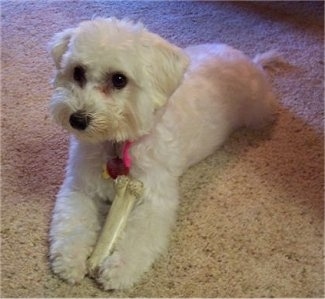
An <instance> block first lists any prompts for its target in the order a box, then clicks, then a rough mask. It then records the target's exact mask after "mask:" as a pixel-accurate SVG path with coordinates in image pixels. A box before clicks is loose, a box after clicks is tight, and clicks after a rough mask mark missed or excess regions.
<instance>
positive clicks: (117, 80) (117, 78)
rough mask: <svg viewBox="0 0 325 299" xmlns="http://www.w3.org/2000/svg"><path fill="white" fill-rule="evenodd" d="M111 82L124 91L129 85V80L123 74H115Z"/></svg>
mask: <svg viewBox="0 0 325 299" xmlns="http://www.w3.org/2000/svg"><path fill="white" fill-rule="evenodd" d="M111 80H112V84H113V86H114V87H115V88H116V89H122V88H124V87H125V86H126V85H127V84H128V79H127V78H126V76H125V75H123V74H121V73H114V74H113V75H112V79H111Z"/></svg>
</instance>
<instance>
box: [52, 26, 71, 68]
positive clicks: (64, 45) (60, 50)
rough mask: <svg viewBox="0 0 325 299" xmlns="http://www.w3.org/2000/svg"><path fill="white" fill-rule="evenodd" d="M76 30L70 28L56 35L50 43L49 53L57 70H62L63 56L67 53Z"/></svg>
mask: <svg viewBox="0 0 325 299" xmlns="http://www.w3.org/2000/svg"><path fill="white" fill-rule="evenodd" d="M74 31H75V29H73V28H70V29H66V30H64V31H62V32H59V33H56V34H55V35H54V37H53V38H52V40H51V41H50V43H49V51H50V53H51V55H52V58H53V60H54V63H55V66H56V68H57V69H59V68H60V64H61V60H62V56H63V54H64V53H65V52H66V51H67V49H68V45H69V42H70V39H71V37H72V35H73V33H74Z"/></svg>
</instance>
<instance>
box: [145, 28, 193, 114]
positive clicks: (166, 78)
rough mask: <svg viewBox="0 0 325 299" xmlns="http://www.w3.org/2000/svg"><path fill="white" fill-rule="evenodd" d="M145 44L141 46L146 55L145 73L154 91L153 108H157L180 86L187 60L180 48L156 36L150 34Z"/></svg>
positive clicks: (187, 63)
mask: <svg viewBox="0 0 325 299" xmlns="http://www.w3.org/2000/svg"><path fill="white" fill-rule="evenodd" d="M147 42H148V43H145V44H144V45H143V46H144V48H145V50H144V52H145V53H146V54H148V55H146V56H147V57H146V58H145V60H146V61H147V65H146V67H145V71H146V73H147V75H148V80H149V82H150V85H151V88H152V89H153V91H154V95H153V98H152V99H153V101H154V104H155V108H159V107H162V106H163V105H164V104H166V102H167V100H168V98H169V97H170V96H171V95H172V93H173V92H174V91H175V90H176V88H177V87H178V86H179V85H180V83H181V81H182V79H183V75H184V73H185V71H186V69H187V67H188V65H189V58H188V56H187V55H186V54H185V52H184V51H183V50H182V49H181V48H178V47H177V46H175V45H172V44H170V43H169V42H167V41H166V40H164V39H162V38H161V37H159V36H158V35H155V34H152V35H151V38H150V39H149V41H147Z"/></svg>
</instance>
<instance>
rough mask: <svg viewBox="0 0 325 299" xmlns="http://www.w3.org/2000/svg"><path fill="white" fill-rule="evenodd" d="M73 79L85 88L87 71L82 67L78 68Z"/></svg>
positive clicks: (74, 71) (75, 69)
mask: <svg viewBox="0 0 325 299" xmlns="http://www.w3.org/2000/svg"><path fill="white" fill-rule="evenodd" d="M73 79H74V80H75V81H76V82H77V83H78V84H79V86H80V87H83V86H84V85H85V83H86V71H85V69H84V68H83V67H82V66H76V67H75V68H74V70H73Z"/></svg>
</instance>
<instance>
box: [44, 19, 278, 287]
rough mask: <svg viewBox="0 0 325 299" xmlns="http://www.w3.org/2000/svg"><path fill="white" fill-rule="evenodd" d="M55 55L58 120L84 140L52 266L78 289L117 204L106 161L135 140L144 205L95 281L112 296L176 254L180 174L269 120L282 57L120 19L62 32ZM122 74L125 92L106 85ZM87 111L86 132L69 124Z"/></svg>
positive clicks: (134, 172) (76, 142)
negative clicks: (269, 71)
mask: <svg viewBox="0 0 325 299" xmlns="http://www.w3.org/2000/svg"><path fill="white" fill-rule="evenodd" d="M51 54H52V57H53V59H54V62H55V65H56V68H57V75H56V78H55V82H54V85H55V91H54V94H53V97H52V100H51V104H50V109H51V113H52V115H53V117H54V119H55V120H56V121H57V122H58V123H59V124H60V125H62V126H63V127H64V128H65V129H67V130H68V131H69V132H70V133H72V135H74V136H75V137H72V139H71V146H70V153H69V161H68V164H67V170H66V177H65V180H64V183H63V185H62V187H61V190H60V192H59V194H58V195H57V201H56V205H55V208H54V212H53V220H52V225H51V230H50V240H51V247H50V258H51V262H52V267H53V270H54V272H55V273H57V274H58V275H59V276H60V277H62V278H63V279H65V280H67V281H69V282H71V283H76V282H80V281H81V280H82V279H83V277H84V276H85V275H86V274H87V266H86V265H87V263H86V262H87V259H88V258H89V256H90V255H91V253H92V251H93V248H94V245H95V242H96V240H97V238H98V234H99V232H100V230H101V227H102V225H103V219H104V217H105V215H106V213H107V210H108V204H107V202H108V201H109V200H111V199H112V198H114V188H113V184H112V181H107V180H104V179H103V178H102V177H101V171H102V165H103V164H105V163H106V161H107V160H108V159H109V158H110V157H112V156H113V155H114V153H113V143H114V142H115V141H120V142H123V141H125V140H131V141H133V145H132V148H131V156H132V160H133V165H132V167H131V171H130V175H131V176H132V177H134V178H136V179H138V180H140V181H141V182H143V184H144V195H143V200H142V203H141V204H140V205H138V206H137V207H136V208H135V209H134V210H133V211H132V213H131V216H130V218H129V220H128V224H127V227H126V230H125V232H124V235H123V236H122V238H121V239H120V241H119V242H118V244H117V246H116V250H115V252H114V253H113V255H112V256H110V257H108V258H107V259H106V260H105V262H104V263H103V265H102V268H101V269H100V271H99V272H98V274H97V277H96V279H97V281H98V282H99V283H101V284H102V285H103V287H104V288H105V289H119V288H127V287H130V286H132V285H133V284H134V283H135V282H136V281H138V279H139V278H140V277H141V275H142V274H143V273H144V272H145V271H147V270H148V269H149V267H150V266H151V264H152V263H153V262H154V260H155V259H156V258H157V257H158V256H159V254H160V253H161V252H162V251H163V250H165V249H166V246H167V243H168V236H169V233H170V230H171V228H172V226H173V225H174V223H175V219H176V210H177V206H178V178H179V176H180V175H181V174H182V173H183V172H184V171H185V170H186V169H187V168H188V167H189V166H191V165H193V164H195V163H197V162H198V161H200V160H202V159H204V158H205V157H207V156H208V155H210V154H211V153H213V152H214V151H215V150H216V149H217V148H218V147H219V146H220V145H221V144H222V143H223V142H224V141H225V139H226V138H227V136H229V134H230V133H231V132H232V131H233V130H234V129H236V128H238V127H241V126H250V127H252V126H254V127H255V126H259V125H261V124H263V123H264V122H265V121H267V120H269V119H270V118H271V116H272V109H271V108H272V105H273V103H274V96H273V94H272V91H271V88H270V85H269V84H268V82H267V81H266V78H265V75H264V73H263V70H262V68H263V64H265V63H267V64H270V63H272V61H273V60H275V59H276V57H275V58H274V59H273V58H272V55H266V56H264V57H267V59H263V56H259V57H257V58H256V59H255V62H253V61H252V60H250V59H249V58H248V57H247V56H245V55H244V54H243V53H241V52H240V51H238V50H235V49H233V48H231V47H229V46H227V45H220V44H207V45H199V46H193V47H189V48H187V49H184V50H182V49H180V48H178V47H176V46H174V45H171V44H170V43H168V42H167V41H165V40H164V39H162V38H161V37H159V36H158V35H155V34H153V33H150V32H149V31H148V30H146V29H145V28H144V27H143V25H141V24H135V23H132V22H129V21H124V20H122V21H120V20H117V19H115V18H109V19H95V20H92V21H86V22H83V23H81V24H80V25H79V26H78V27H77V28H73V29H67V30H65V31H63V32H62V33H59V34H57V35H56V36H55V37H54V39H53V41H52V43H51ZM272 59H273V60H272ZM76 66H82V67H83V68H84V69H85V83H84V84H83V85H82V86H81V84H78V82H76V80H75V78H74V76H73V71H74V69H75V67H76ZM114 72H120V73H123V74H125V75H126V77H127V78H128V83H127V85H126V86H125V87H124V88H122V89H116V88H114V87H113V86H112V85H111V83H110V82H108V81H107V80H109V78H110V74H112V73H114ZM79 110H82V111H84V112H85V113H87V115H89V116H90V118H91V121H90V123H89V124H88V126H87V128H86V129H84V130H79V129H74V128H73V127H72V126H71V125H70V122H69V119H70V116H71V115H72V113H75V112H76V111H79Z"/></svg>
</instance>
